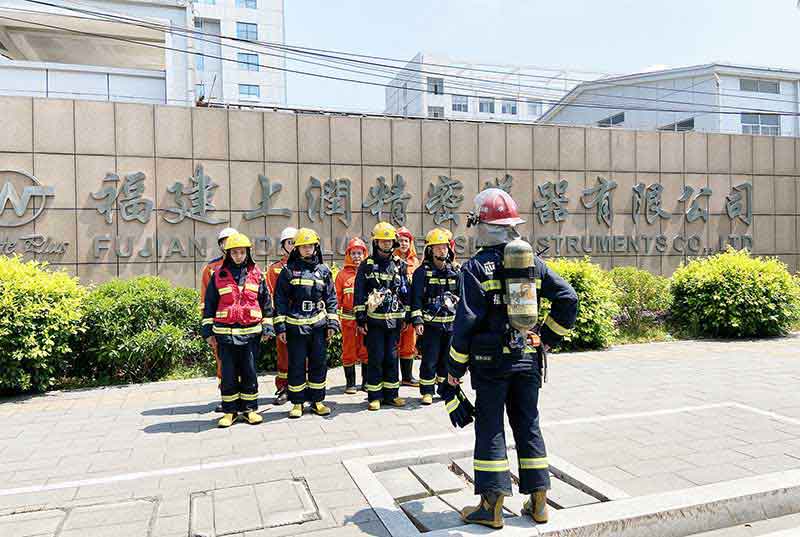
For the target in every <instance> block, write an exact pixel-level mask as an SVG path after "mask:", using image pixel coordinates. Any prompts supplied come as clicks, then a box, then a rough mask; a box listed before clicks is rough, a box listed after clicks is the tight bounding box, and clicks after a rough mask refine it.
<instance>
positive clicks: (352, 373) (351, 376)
mask: <svg viewBox="0 0 800 537" xmlns="http://www.w3.org/2000/svg"><path fill="white" fill-rule="evenodd" d="M344 379H345V387H344V393H346V394H347V395H353V394H354V393H357V392H358V390H356V366H354V365H346V366H344Z"/></svg>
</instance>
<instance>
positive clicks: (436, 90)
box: [428, 77, 444, 95]
mask: <svg viewBox="0 0 800 537" xmlns="http://www.w3.org/2000/svg"><path fill="white" fill-rule="evenodd" d="M428 93H433V94H434V95H444V79H443V78H431V77H428Z"/></svg>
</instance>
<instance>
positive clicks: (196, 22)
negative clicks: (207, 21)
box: [194, 19, 203, 30]
mask: <svg viewBox="0 0 800 537" xmlns="http://www.w3.org/2000/svg"><path fill="white" fill-rule="evenodd" d="M194 27H195V28H197V29H198V30H202V29H203V19H195V20H194Z"/></svg>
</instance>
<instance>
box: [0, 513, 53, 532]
mask: <svg viewBox="0 0 800 537" xmlns="http://www.w3.org/2000/svg"><path fill="white" fill-rule="evenodd" d="M65 517H66V513H65V512H64V511H61V510H49V511H38V512H33V513H19V514H16V515H7V516H0V535H8V536H9V537H11V536H13V537H40V536H51V535H55V533H56V529H57V528H58V526H59V525H60V524H61V521H62V520H64V518H65Z"/></svg>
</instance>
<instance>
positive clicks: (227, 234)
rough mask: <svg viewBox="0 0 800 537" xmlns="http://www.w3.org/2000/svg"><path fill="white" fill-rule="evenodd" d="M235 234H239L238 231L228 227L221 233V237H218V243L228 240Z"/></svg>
mask: <svg viewBox="0 0 800 537" xmlns="http://www.w3.org/2000/svg"><path fill="white" fill-rule="evenodd" d="M234 233H238V231H236V229H235V228H232V227H226V228H225V229H223V230H222V231H220V232H219V235H217V242H219V241H221V240H222V239H227V238H228V237H230V236H231V235H233V234H234Z"/></svg>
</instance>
